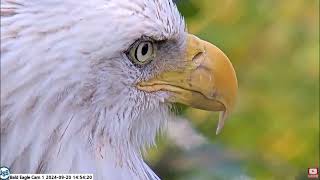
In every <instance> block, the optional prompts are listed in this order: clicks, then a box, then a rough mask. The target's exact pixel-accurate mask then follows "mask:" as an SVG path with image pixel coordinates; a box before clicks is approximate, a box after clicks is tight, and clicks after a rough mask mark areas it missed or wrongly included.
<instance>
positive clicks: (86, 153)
mask: <svg viewBox="0 0 320 180" xmlns="http://www.w3.org/2000/svg"><path fill="white" fill-rule="evenodd" d="M1 16H2V17H1V18H2V19H1V157H2V158H1V164H3V165H7V166H10V167H11V168H13V169H14V170H15V171H16V172H18V173H24V172H29V173H30V172H92V173H94V174H97V177H98V178H101V179H105V178H107V177H108V178H110V177H112V179H121V177H122V178H123V177H124V179H128V177H138V178H139V179H144V178H156V176H155V175H154V174H153V173H152V171H151V170H149V169H148V167H147V166H146V165H145V163H144V162H143V160H142V155H141V149H144V148H145V147H148V146H150V145H153V144H154V138H155V136H156V133H157V132H158V131H159V130H160V129H161V127H162V126H163V125H164V124H165V122H166V121H167V119H169V118H171V117H172V115H171V113H170V106H171V104H172V103H176V102H178V103H182V104H186V105H189V106H192V107H195V108H200V109H204V110H210V111H221V115H220V120H219V125H218V128H217V132H218V131H220V129H221V128H222V126H223V122H224V120H225V119H226V118H227V116H228V115H229V114H230V112H231V111H232V109H233V107H234V104H235V98H236V94H237V93H236V91H237V80H236V75H235V72H234V69H233V67H232V64H231V63H230V61H229V60H228V58H227V56H225V55H224V53H223V52H222V51H221V50H219V49H218V48H217V47H216V46H214V45H212V44H210V43H208V42H206V41H203V40H201V39H199V38H197V37H196V36H194V35H192V34H189V33H188V32H187V30H186V28H185V23H184V20H183V18H182V17H181V16H180V14H179V12H178V10H177V8H176V6H175V4H174V3H173V2H172V1H171V0H166V1H165V0H135V1H130V0H89V1H78V0H48V1H38V0H35V1H33V0H25V1H22V0H4V1H1ZM21 132H23V136H21ZM26 157H27V158H26ZM19 160H24V163H18V162H21V161H19ZM108 169H110V170H108ZM111 174H112V175H111ZM108 178H107V179H108ZM129 179H130V178H129Z"/></svg>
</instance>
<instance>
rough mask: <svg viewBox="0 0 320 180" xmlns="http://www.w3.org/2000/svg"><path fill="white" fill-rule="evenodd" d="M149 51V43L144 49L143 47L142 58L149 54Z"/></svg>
mask: <svg viewBox="0 0 320 180" xmlns="http://www.w3.org/2000/svg"><path fill="white" fill-rule="evenodd" d="M148 49H149V44H148V43H146V44H144V45H143V47H142V50H141V54H142V56H144V55H146V54H147V52H148Z"/></svg>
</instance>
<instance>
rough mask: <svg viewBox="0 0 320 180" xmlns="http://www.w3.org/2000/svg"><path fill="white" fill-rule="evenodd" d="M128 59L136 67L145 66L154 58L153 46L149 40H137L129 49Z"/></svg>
mask: <svg viewBox="0 0 320 180" xmlns="http://www.w3.org/2000/svg"><path fill="white" fill-rule="evenodd" d="M127 56H128V58H129V59H130V60H131V61H132V62H133V63H134V64H136V65H145V64H147V63H149V62H151V60H153V58H154V57H155V46H154V42H153V41H151V40H138V41H136V42H135V43H134V44H133V45H132V46H131V47H130V49H129V51H128V53H127Z"/></svg>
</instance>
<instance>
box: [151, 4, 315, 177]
mask: <svg viewBox="0 0 320 180" xmlns="http://www.w3.org/2000/svg"><path fill="white" fill-rule="evenodd" d="M178 8H179V10H180V12H181V13H182V15H183V16H185V20H186V23H187V27H188V31H189V32H190V33H193V34H196V35H198V36H199V37H201V38H202V39H205V40H207V41H210V42H212V43H213V44H215V45H217V46H218V47H220V48H221V49H222V50H223V51H224V52H225V53H226V54H227V55H228V57H229V58H230V60H231V61H232V63H233V65H234V68H235V69H236V72H237V77H238V84H239V99H238V105H237V108H236V110H235V112H234V113H233V114H232V116H231V117H230V118H229V119H228V121H227V122H226V125H225V128H224V129H223V131H222V133H221V134H220V135H218V136H217V135H215V128H216V124H217V119H218V118H217V114H215V113H211V112H206V111H201V110H196V109H185V110H184V111H183V113H182V115H183V116H186V117H187V118H188V119H190V120H191V121H192V123H193V124H194V126H195V127H196V129H197V130H198V131H199V132H201V133H202V134H203V135H204V136H206V137H208V138H209V139H210V141H211V143H212V144H215V145H216V146H217V147H216V148H218V149H220V150H221V151H223V152H224V151H232V153H231V154H236V155H237V156H236V157H237V158H236V159H237V160H236V163H235V166H236V168H234V169H237V168H238V169H240V170H241V171H242V172H244V174H245V175H246V176H247V177H251V178H252V179H307V168H308V167H317V166H319V1H318V0H290V1H289V0H282V1H277V0H259V1H256V0H225V1H218V0H180V1H179V2H178ZM186 138H188V137H186ZM160 144H161V145H160V146H158V148H157V149H158V154H156V155H154V153H153V157H154V158H153V160H152V164H153V166H155V167H156V169H157V168H158V170H157V171H158V172H159V173H160V176H161V177H162V178H164V179H201V177H202V179H219V178H217V177H216V176H217V174H216V173H215V170H216V169H217V168H216V169H215V168H212V173H209V174H208V173H206V172H211V170H208V171H206V172H205V170H204V169H205V168H207V169H210V167H208V166H209V165H206V166H204V167H202V166H201V165H197V167H198V168H197V167H192V166H191V168H189V169H188V171H187V170H185V169H183V168H180V167H181V166H183V165H184V163H186V162H185V161H184V160H181V161H180V164H179V163H177V162H175V161H174V159H178V160H179V158H180V159H181V158H182V159H188V158H190V156H193V157H194V156H197V155H190V154H188V153H186V152H183V150H179V149H177V148H176V147H174V146H172V145H170V142H168V141H166V140H162V141H161V143H160ZM214 149H215V148H214ZM173 154H174V156H173ZM199 156H200V155H199ZM209 156H210V155H209ZM178 160H177V161H178ZM172 162H174V163H173V165H171V166H170V164H172ZM178 162H179V161H178ZM192 162H193V161H192ZM215 163H216V164H217V163H218V164H219V161H218V160H217V161H216V162H215ZM231 164H232V163H231ZM237 166H238V167H237ZM215 167H217V166H215ZM226 168H230V167H226ZM181 169H183V170H182V171H181V172H175V171H180V170H181ZM231 169H232V168H231ZM222 170H223V167H222ZM231 171H232V170H231ZM217 172H218V170H217ZM228 173H229V170H228V171H227V172H226V174H228ZM197 174H202V175H203V176H197ZM225 179H228V178H225Z"/></svg>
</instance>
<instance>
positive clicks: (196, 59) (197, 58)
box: [192, 51, 204, 65]
mask: <svg viewBox="0 0 320 180" xmlns="http://www.w3.org/2000/svg"><path fill="white" fill-rule="evenodd" d="M203 55H204V52H202V51H200V52H198V53H197V54H196V55H194V56H193V58H192V61H193V62H194V63H195V64H198V65H200V63H201V60H202V58H201V57H202V56H203Z"/></svg>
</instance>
